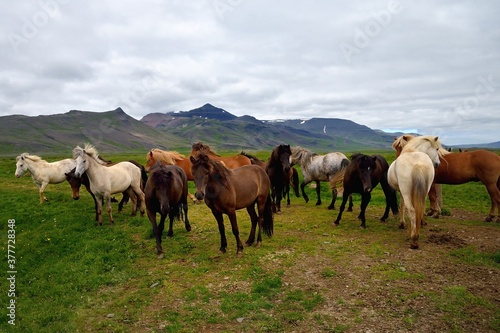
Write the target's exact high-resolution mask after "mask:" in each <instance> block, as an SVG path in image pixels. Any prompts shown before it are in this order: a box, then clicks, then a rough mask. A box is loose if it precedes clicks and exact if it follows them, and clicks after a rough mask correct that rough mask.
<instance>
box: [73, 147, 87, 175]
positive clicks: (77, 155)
mask: <svg viewBox="0 0 500 333" xmlns="http://www.w3.org/2000/svg"><path fill="white" fill-rule="evenodd" d="M73 158H74V159H75V161H76V168H75V176H76V177H81V176H82V175H83V173H84V172H85V171H87V169H88V168H89V163H88V156H87V153H86V151H85V149H83V148H81V147H80V146H77V147H76V148H75V149H73Z"/></svg>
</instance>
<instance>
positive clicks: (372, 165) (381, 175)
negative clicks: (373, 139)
mask: <svg viewBox="0 0 500 333" xmlns="http://www.w3.org/2000/svg"><path fill="white" fill-rule="evenodd" d="M388 169H389V164H387V161H386V160H385V158H383V157H382V156H380V155H372V156H367V155H363V154H354V155H353V156H352V157H351V163H349V165H348V166H347V167H346V168H345V169H344V170H342V171H341V172H339V173H337V175H336V176H335V177H333V178H332V179H331V180H330V182H331V183H333V184H335V183H336V182H339V181H342V183H343V185H342V187H343V191H344V194H343V197H342V204H341V205H340V208H339V214H338V215H337V219H336V220H335V222H334V224H335V225H339V224H340V219H341V218H342V212H343V211H344V208H345V205H346V203H347V199H348V198H350V197H351V194H352V193H359V194H361V212H360V213H359V216H358V218H359V219H360V220H361V227H362V228H366V223H365V222H366V218H365V211H366V207H367V206H368V204H369V203H370V199H371V193H372V190H373V189H374V188H375V187H376V186H377V185H378V183H380V186H382V190H383V191H384V195H385V211H384V215H383V216H382V217H381V218H380V221H382V222H385V221H386V220H387V218H388V217H389V210H390V209H392V213H393V214H397V213H398V200H397V197H396V192H395V191H394V189H393V188H392V187H391V186H390V185H389V183H388V182H387V170H388ZM348 211H352V199H351V200H350V202H349V208H348Z"/></svg>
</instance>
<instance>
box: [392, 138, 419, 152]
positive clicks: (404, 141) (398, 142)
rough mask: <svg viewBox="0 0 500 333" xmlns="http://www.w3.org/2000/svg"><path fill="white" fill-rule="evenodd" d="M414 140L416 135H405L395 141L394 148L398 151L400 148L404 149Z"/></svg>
mask: <svg viewBox="0 0 500 333" xmlns="http://www.w3.org/2000/svg"><path fill="white" fill-rule="evenodd" d="M413 138H415V135H412V134H403V135H401V136H400V137H399V138H395V139H394V142H393V143H392V148H394V149H396V150H397V149H398V147H399V148H401V149H403V148H404V147H405V146H406V144H407V143H408V142H409V141H410V140H411V139H413Z"/></svg>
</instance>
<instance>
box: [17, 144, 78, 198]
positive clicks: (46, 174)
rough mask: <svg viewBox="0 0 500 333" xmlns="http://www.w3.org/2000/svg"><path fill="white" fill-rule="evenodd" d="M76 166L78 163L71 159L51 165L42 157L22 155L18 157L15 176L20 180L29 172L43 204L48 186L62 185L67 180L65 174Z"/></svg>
mask: <svg viewBox="0 0 500 333" xmlns="http://www.w3.org/2000/svg"><path fill="white" fill-rule="evenodd" d="M75 166H76V162H75V160H74V159H71V158H67V159H64V160H61V161H57V162H52V163H49V162H47V161H45V160H42V159H41V158H40V156H37V155H30V154H28V153H22V154H21V155H19V156H17V157H16V172H15V176H16V177H17V178H19V177H21V176H22V175H23V174H24V173H25V172H26V171H29V173H31V179H33V182H34V183H35V184H36V186H37V187H38V192H39V194H40V203H42V202H44V201H46V200H47V198H46V197H45V195H44V194H43V192H44V190H45V188H46V187H47V185H48V184H59V183H62V182H63V181H64V180H65V179H66V177H65V175H64V174H65V173H66V172H70V171H71V169H73V168H74V167H75Z"/></svg>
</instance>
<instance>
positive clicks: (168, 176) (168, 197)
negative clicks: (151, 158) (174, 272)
mask: <svg viewBox="0 0 500 333" xmlns="http://www.w3.org/2000/svg"><path fill="white" fill-rule="evenodd" d="M149 174H150V175H149V178H148V181H147V182H146V187H145V189H144V195H145V200H146V209H147V213H148V218H149V221H151V224H152V226H153V232H154V234H155V237H156V254H157V255H158V258H162V257H163V249H162V247H161V235H162V233H163V229H164V227H165V219H166V217H167V216H168V217H169V220H170V225H169V229H168V232H167V236H168V237H172V236H173V234H174V233H173V230H172V227H173V223H174V218H176V217H177V218H179V217H181V216H182V212H184V216H182V217H183V218H184V225H185V227H186V230H187V231H190V230H191V225H190V224H189V220H188V205H187V196H188V185H187V176H186V173H185V172H184V170H182V168H180V167H179V166H177V165H160V164H156V165H154V166H153V167H151V168H150V169H149ZM156 213H159V214H160V224H159V225H157V224H156Z"/></svg>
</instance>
